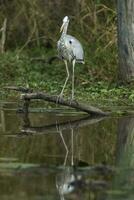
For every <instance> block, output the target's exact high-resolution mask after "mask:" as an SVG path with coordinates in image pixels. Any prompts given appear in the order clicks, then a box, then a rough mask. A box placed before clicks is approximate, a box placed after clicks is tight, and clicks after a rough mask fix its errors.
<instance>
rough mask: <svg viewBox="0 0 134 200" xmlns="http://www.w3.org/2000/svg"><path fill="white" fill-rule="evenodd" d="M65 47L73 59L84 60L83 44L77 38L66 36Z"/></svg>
mask: <svg viewBox="0 0 134 200" xmlns="http://www.w3.org/2000/svg"><path fill="white" fill-rule="evenodd" d="M65 45H66V48H67V49H68V53H69V54H70V55H71V57H72V58H76V60H83V59H84V52H83V48H82V45H81V43H80V42H79V40H77V39H76V38H75V37H73V36H71V35H66V39H65Z"/></svg>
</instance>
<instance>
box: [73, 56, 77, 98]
mask: <svg viewBox="0 0 134 200" xmlns="http://www.w3.org/2000/svg"><path fill="white" fill-rule="evenodd" d="M75 62H76V60H75V59H74V60H73V61H72V64H73V71H72V100H73V99H74V67H75Z"/></svg>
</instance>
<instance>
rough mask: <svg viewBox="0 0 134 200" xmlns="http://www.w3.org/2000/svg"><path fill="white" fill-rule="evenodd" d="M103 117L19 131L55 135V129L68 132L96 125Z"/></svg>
mask: <svg viewBox="0 0 134 200" xmlns="http://www.w3.org/2000/svg"><path fill="white" fill-rule="evenodd" d="M103 119H104V117H96V118H91V117H89V116H88V117H83V118H81V119H77V120H73V121H67V122H62V123H55V124H50V125H46V126H42V127H28V126H27V127H26V126H24V127H23V129H22V130H21V132H22V133H32V134H44V133H45V132H48V131H49V132H50V133H55V132H57V129H58V128H59V129H60V130H61V131H63V130H70V128H71V129H78V128H80V127H83V126H87V125H91V124H94V123H97V122H99V121H101V120H103ZM26 121H27V120H26Z"/></svg>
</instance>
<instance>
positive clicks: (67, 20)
mask: <svg viewBox="0 0 134 200" xmlns="http://www.w3.org/2000/svg"><path fill="white" fill-rule="evenodd" d="M68 23H69V18H68V16H65V17H64V18H63V24H62V26H61V28H60V32H61V31H62V30H63V29H64V27H65V26H67V25H68Z"/></svg>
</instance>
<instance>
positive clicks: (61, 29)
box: [60, 23, 65, 33]
mask: <svg viewBox="0 0 134 200" xmlns="http://www.w3.org/2000/svg"><path fill="white" fill-rule="evenodd" d="M64 25H65V24H64V23H63V24H62V26H61V28H60V33H61V32H62V31H63V28H64Z"/></svg>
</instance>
